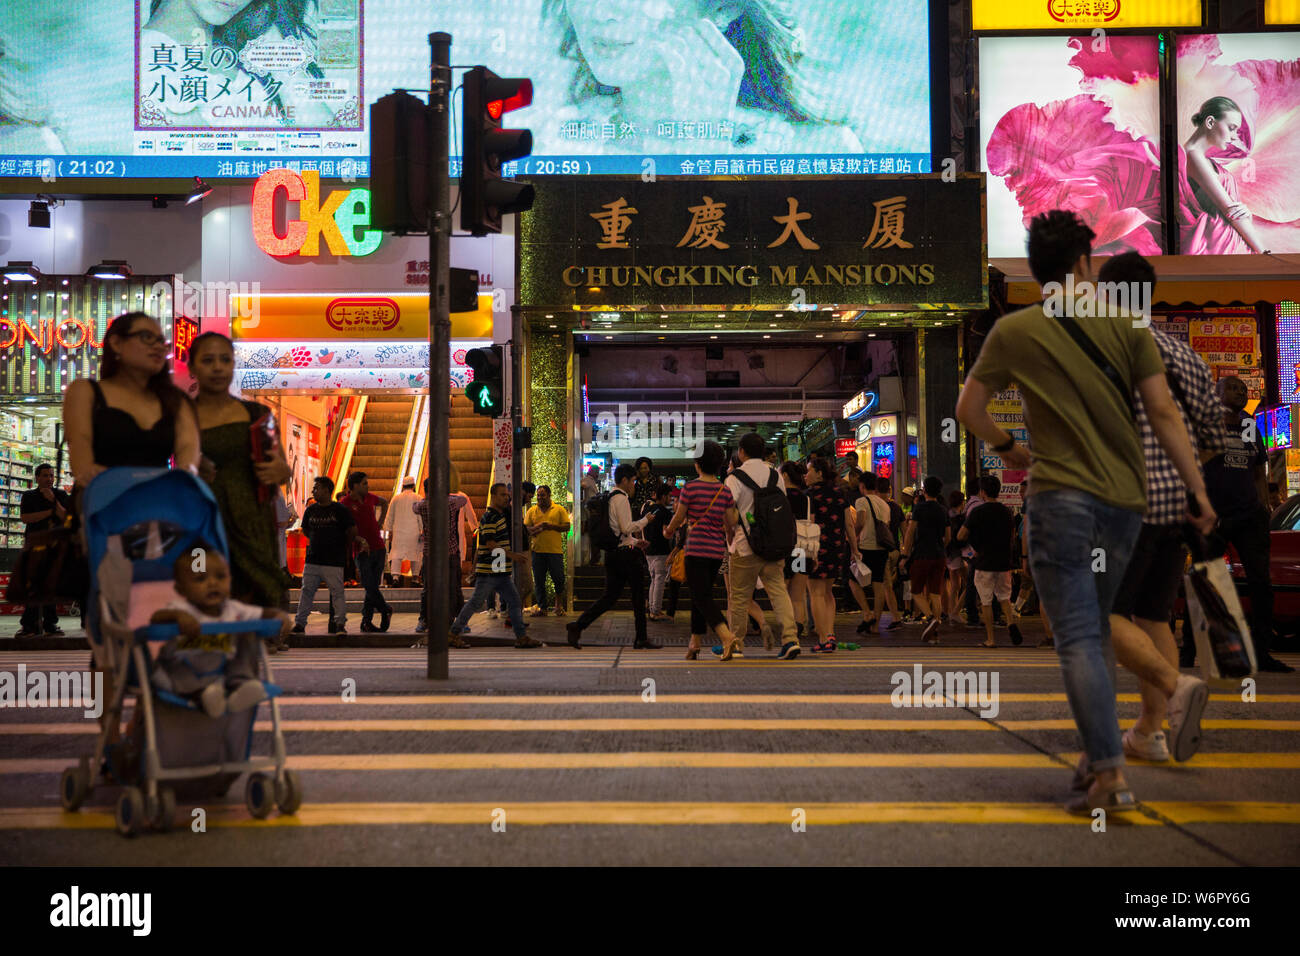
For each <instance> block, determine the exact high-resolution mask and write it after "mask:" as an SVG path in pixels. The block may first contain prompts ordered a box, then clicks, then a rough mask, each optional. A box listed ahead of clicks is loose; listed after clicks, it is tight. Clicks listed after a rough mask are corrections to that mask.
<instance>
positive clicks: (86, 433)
mask: <svg viewBox="0 0 1300 956" xmlns="http://www.w3.org/2000/svg"><path fill="white" fill-rule="evenodd" d="M170 352H171V343H170V342H168V341H167V340H166V339H165V338H164V337H163V333H162V327H161V326H160V325H159V324H158V322H157V320H156V319H154V318H153V317H151V316H149V315H146V314H145V313H143V312H127V313H126V314H125V315H119V316H118V317H117V318H115V319H114V320H113V322H112V324H110V325H109V327H108V331H107V332H105V333H104V345H103V354H102V357H101V358H100V363H99V380H98V381H96V380H95V379H88V378H79V379H77V380H75V381H73V382H71V383H70V384H69V385H68V387H67V390H66V391H65V392H64V393H63V429H64V433H65V434H66V435H67V438H68V467H69V469H71V471H72V476H73V478H74V479H75V480H76V485H75V487H74V499H73V500H74V502H75V503H76V504H77V505H80V502H81V494H80V493H81V491H82V490H84V489H85V487H86V485H88V484H90V481H91V479H93V478H94V477H95V476H96V475H98V474H100V473H101V472H103V471H106V470H107V469H109V468H122V467H126V468H166V467H167V465H168V462H169V461H170V462H174V465H175V467H176V468H185V469H188V470H189V471H191V472H194V473H195V474H197V473H198V463H199V429H198V424H197V421H196V419H195V416H194V408H193V406H191V405H190V402H189V400H188V399H187V398H186V397H185V393H184V392H182V391H181V390H180V389H179V388H177V387H176V386H175V385H174V384H172V373H171V365H170V363H169V362H168V361H167V358H168V355H169V354H170ZM82 609H83V612H84V610H85V602H84V601H83V602H82ZM83 621H84V616H83ZM96 664H97V669H99V670H100V671H101V672H102V673H103V674H104V694H105V695H106V699H109V700H111V699H112V697H113V673H112V671H111V670H107V669H105V668H103V667H102V665H101V662H98V661H97V662H96ZM100 719H101V720H107V719H108V711H107V710H106V711H105V713H104V715H103V716H102V717H101V718H100ZM112 730H113V732H112V734H111V735H110V737H109V742H110V743H113V742H116V740H117V739H118V737H119V728H118V727H116V726H114V727H113V728H112ZM130 759H131V758H130V757H123V760H124V761H126V762H127V763H128V764H129V763H130Z"/></svg>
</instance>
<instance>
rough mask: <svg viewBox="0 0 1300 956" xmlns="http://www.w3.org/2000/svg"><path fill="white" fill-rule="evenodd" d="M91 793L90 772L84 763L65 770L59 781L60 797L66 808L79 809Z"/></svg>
mask: <svg viewBox="0 0 1300 956" xmlns="http://www.w3.org/2000/svg"><path fill="white" fill-rule="evenodd" d="M88 793H90V772H89V771H88V770H87V769H86V767H85V766H84V765H81V764H78V765H77V766H75V767H69V768H68V769H67V770H65V771H63V779H62V780H60V781H59V799H60V801H62V803H63V809H65V810H79V809H81V805H82V804H83V803H84V802H85V801H86V795H87V794H88Z"/></svg>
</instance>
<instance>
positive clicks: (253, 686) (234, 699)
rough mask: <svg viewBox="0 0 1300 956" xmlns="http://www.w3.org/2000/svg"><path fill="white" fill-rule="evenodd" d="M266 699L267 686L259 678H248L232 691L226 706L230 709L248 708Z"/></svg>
mask: <svg viewBox="0 0 1300 956" xmlns="http://www.w3.org/2000/svg"><path fill="white" fill-rule="evenodd" d="M264 700H266V688H265V687H263V686H262V682H261V681H259V680H246V681H244V682H243V683H242V684H240V685H239V686H238V687H236V688H235V689H234V690H232V691H231V692H230V696H229V697H227V698H226V708H227V709H228V710H230V711H232V712H233V711H240V710H248V708H250V707H252V706H254V705H256V704H260V703H261V702H262V701H264Z"/></svg>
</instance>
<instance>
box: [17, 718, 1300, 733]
mask: <svg viewBox="0 0 1300 956" xmlns="http://www.w3.org/2000/svg"><path fill="white" fill-rule="evenodd" d="M1134 723H1136V721H1135V720H1129V721H1121V722H1120V726H1121V727H1131V726H1132V725H1133V724H1134ZM999 725H1000V726H1002V727H1005V728H1007V729H1009V730H1073V729H1074V721H1072V720H1069V719H1060V720H1058V719H1049V720H1003V721H999ZM280 726H281V729H283V730H285V731H304V732H331V731H343V732H347V733H367V732H368V733H391V732H408V731H471V732H483V731H504V732H518V731H525V732H540V731H579V732H582V733H600V732H612V731H647V730H715V731H716V730H748V731H754V730H763V731H773V730H817V731H835V730H845V731H847V730H854V731H862V730H880V731H917V730H982V731H995V730H997V726H995V725H994V724H991V723H989V722H988V721H984V720H979V719H976V718H974V717H973V716H972V717H967V718H964V719H962V718H958V719H952V720H944V719H933V718H916V719H910V718H908V717H905V716H899V717H897V718H892V719H869V718H861V719H854V718H827V719H806V720H804V719H790V720H784V719H780V718H739V717H737V718H731V717H719V718H714V717H646V718H640V717H590V718H566V719H553V720H548V719H541V720H507V719H496V718H480V719H474V718H467V719H464V720H456V719H446V720H438V719H428V720H418V719H411V720H405V719H400V718H399V719H388V720H283V721H281V722H280ZM1201 727H1202V728H1203V729H1205V730H1279V731H1300V720H1203V721H1201ZM254 729H256V730H259V731H269V730H270V729H271V722H270V721H269V720H262V721H258V722H257V723H256V724H255V725H254ZM97 732H98V724H96V723H95V722H94V721H90V720H87V721H85V722H84V723H80V724H37V723H17V724H0V736H20V735H36V734H70V735H75V734H86V735H90V734H94V733H97Z"/></svg>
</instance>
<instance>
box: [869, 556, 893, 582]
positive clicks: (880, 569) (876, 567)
mask: <svg viewBox="0 0 1300 956" xmlns="http://www.w3.org/2000/svg"><path fill="white" fill-rule="evenodd" d="M888 558H889V553H888V552H886V551H863V552H862V563H863V564H865V565H866V566H867V567H868V568H870V569H871V583H872V584H880V585H884V583H885V565H886V564H887V563H888Z"/></svg>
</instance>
